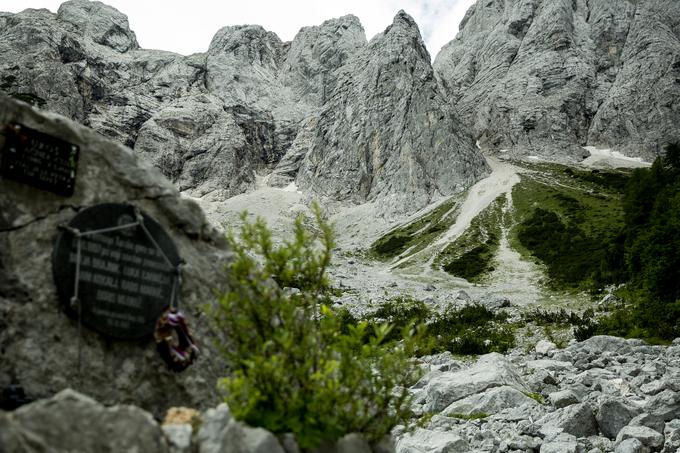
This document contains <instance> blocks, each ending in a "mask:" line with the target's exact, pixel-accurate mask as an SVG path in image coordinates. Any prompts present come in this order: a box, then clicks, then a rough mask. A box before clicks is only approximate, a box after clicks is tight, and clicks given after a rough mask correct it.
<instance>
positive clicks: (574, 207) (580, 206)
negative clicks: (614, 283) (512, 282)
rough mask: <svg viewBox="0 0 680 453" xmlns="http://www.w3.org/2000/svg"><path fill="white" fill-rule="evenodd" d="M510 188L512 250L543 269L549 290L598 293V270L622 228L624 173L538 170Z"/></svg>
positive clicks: (601, 272)
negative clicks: (539, 263)
mask: <svg viewBox="0 0 680 453" xmlns="http://www.w3.org/2000/svg"><path fill="white" fill-rule="evenodd" d="M535 170H536V172H535V173H531V174H528V175H522V180H521V182H520V183H519V184H517V185H516V186H515V187H514V188H513V192H512V197H513V205H514V207H515V218H516V225H515V227H514V228H513V230H512V231H511V234H510V240H511V243H512V245H513V246H514V247H515V248H516V249H517V250H518V251H520V253H523V254H524V255H525V256H526V255H532V256H533V257H535V258H537V259H539V260H540V261H542V262H543V263H544V264H545V265H546V266H547V273H548V277H549V284H550V286H551V287H552V288H553V289H558V290H565V289H588V290H597V289H600V288H601V287H602V286H603V285H604V284H605V283H607V282H609V281H611V280H612V279H611V276H610V275H608V274H607V272H606V270H605V269H603V268H602V266H601V263H602V261H603V260H605V259H606V257H607V255H608V254H609V253H610V250H611V249H612V247H615V242H616V240H617V237H618V235H619V233H620V231H621V228H622V227H623V224H624V212H623V193H622V192H621V190H622V189H621V187H622V185H623V184H625V181H627V180H628V179H629V174H628V173H626V172H620V171H612V172H601V171H595V170H594V171H581V170H576V169H572V168H569V167H564V166H560V165H555V164H552V165H542V166H538V169H535Z"/></svg>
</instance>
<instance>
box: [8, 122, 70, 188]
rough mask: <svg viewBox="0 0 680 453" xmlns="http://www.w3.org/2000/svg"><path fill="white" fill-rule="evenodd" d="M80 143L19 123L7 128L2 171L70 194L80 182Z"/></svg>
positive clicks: (34, 185)
mask: <svg viewBox="0 0 680 453" xmlns="http://www.w3.org/2000/svg"><path fill="white" fill-rule="evenodd" d="M79 153H80V150H79V148H78V146H76V145H73V144H71V143H67V142H65V141H64V140H61V139H58V138H56V137H53V136H51V135H48V134H45V133H42V132H40V131H36V130H34V129H30V128H28V127H26V126H23V125H21V124H16V123H10V124H9V125H7V127H6V128H5V146H4V147H3V148H2V161H1V162H0V174H2V176H3V177H4V178H7V179H12V180H14V181H17V182H20V183H23V184H28V185H30V186H33V187H35V188H37V189H41V190H47V191H50V192H53V193H56V194H57V195H62V196H65V197H70V196H71V195H73V190H74V189H75V185H76V171H77V169H78V156H79Z"/></svg>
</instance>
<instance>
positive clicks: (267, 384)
mask: <svg viewBox="0 0 680 453" xmlns="http://www.w3.org/2000/svg"><path fill="white" fill-rule="evenodd" d="M313 212H314V216H315V218H316V224H317V227H318V228H317V230H316V232H312V231H310V230H309V229H308V228H305V226H304V225H303V220H302V218H301V217H299V218H298V219H297V220H296V222H295V226H294V236H293V238H292V239H291V240H289V241H285V242H283V243H282V244H280V245H275V244H274V241H273V240H272V235H271V232H270V230H269V229H268V228H267V226H266V224H265V223H264V221H263V220H262V219H258V220H257V221H256V222H254V223H250V222H248V221H247V219H246V214H245V213H244V214H243V215H242V220H243V226H242V228H241V235H240V238H238V239H237V238H236V237H235V236H234V235H233V234H229V236H228V239H229V242H230V243H231V247H232V248H233V251H234V252H235V255H236V258H235V260H234V262H233V264H232V265H231V268H230V271H231V275H230V282H231V288H230V290H228V291H227V292H225V293H224V294H222V295H221V296H220V297H219V301H218V304H217V306H216V307H213V308H212V309H210V310H209V312H210V315H211V316H212V319H214V321H215V324H216V326H217V327H218V328H219V329H220V330H222V331H223V332H224V338H226V341H225V343H224V344H222V345H220V349H221V351H222V353H223V354H224V356H225V357H226V359H227V360H228V362H229V364H230V366H231V370H230V374H229V376H227V377H225V378H223V379H221V380H220V382H219V384H218V385H219V387H220V388H221V389H222V390H223V391H225V395H226V396H225V401H226V402H227V404H228V405H229V406H230V408H231V410H232V412H233V414H234V416H235V417H236V418H237V419H240V420H243V421H245V422H246V423H248V424H251V425H254V426H261V427H263V428H266V429H268V430H270V431H272V432H274V433H284V432H292V433H294V434H295V435H296V438H297V441H298V443H299V445H300V447H301V448H310V447H316V446H318V445H319V444H321V443H322V442H325V441H334V440H336V439H338V438H340V437H342V436H343V435H344V434H347V433H350V432H360V433H362V434H363V435H364V436H365V437H366V438H367V439H368V440H369V441H375V440H378V439H380V438H382V437H383V436H384V435H385V434H387V433H389V432H390V430H391V429H392V428H393V427H394V426H395V425H396V424H398V423H401V422H403V421H404V420H405V419H406V418H407V417H408V415H409V413H410V411H409V407H410V400H409V394H408V391H407V388H408V387H409V385H410V384H412V383H413V382H414V381H415V379H417V378H418V376H419V369H418V367H417V366H416V365H415V364H414V363H413V362H412V361H411V358H410V357H411V356H412V354H413V350H414V348H415V346H416V344H417V342H418V338H419V337H420V336H421V335H422V329H414V327H413V325H410V326H407V328H405V329H404V331H403V333H402V336H401V338H403V340H401V341H399V342H396V341H392V342H388V341H387V340H386V338H387V337H388V334H389V333H390V331H391V329H392V326H390V325H388V324H382V325H379V326H377V327H373V328H369V326H368V324H367V323H366V322H362V323H358V324H357V325H350V326H349V328H347V326H344V328H343V322H342V317H341V316H340V315H339V314H336V313H335V312H334V311H333V310H332V309H331V308H330V307H329V299H328V292H329V289H330V286H329V281H328V278H327V276H326V270H327V268H328V266H329V264H330V262H331V251H332V249H333V246H334V243H333V234H332V231H331V228H330V226H329V225H328V224H327V223H326V222H325V221H324V220H323V218H322V215H321V212H320V210H319V208H318V206H316V205H315V206H314V208H313Z"/></svg>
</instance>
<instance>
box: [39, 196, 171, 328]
mask: <svg viewBox="0 0 680 453" xmlns="http://www.w3.org/2000/svg"><path fill="white" fill-rule="evenodd" d="M141 215H142V217H143V219H144V225H145V227H146V229H147V230H148V231H149V233H150V235H151V236H152V237H153V239H154V241H155V242H156V244H158V248H157V247H156V245H154V241H152V240H151V239H150V238H149V235H148V234H147V233H146V232H145V231H144V229H143V228H142V227H141V226H133V227H131V228H125V229H122V230H117V231H109V232H103V233H97V234H93V235H88V234H87V232H88V231H95V230H101V229H109V228H112V227H117V226H125V225H129V224H133V223H134V222H135V221H136V213H135V208H134V207H133V206H131V205H127V204H100V205H96V206H92V207H90V208H87V209H85V210H83V211H81V212H80V213H78V215H76V216H75V217H74V218H73V219H72V220H71V222H70V223H69V225H68V226H69V227H70V228H75V229H77V230H79V231H80V232H81V233H82V234H83V236H82V237H81V238H80V249H81V252H80V270H79V284H78V297H79V299H80V304H81V307H82V308H81V310H82V312H81V320H82V323H83V325H86V326H88V327H90V328H92V329H94V330H97V331H99V332H101V333H103V334H105V335H108V336H111V337H114V338H120V339H135V338H142V337H145V336H147V335H150V334H151V333H153V330H154V327H155V324H156V321H157V320H158V318H159V316H160V315H161V313H162V312H163V310H164V309H165V308H167V307H168V306H169V305H170V302H171V298H172V297H173V285H175V284H176V287H175V291H174V294H175V296H174V297H177V294H179V289H180V288H179V281H177V280H176V276H177V274H176V269H177V266H178V265H179V263H180V257H179V255H178V254H177V249H176V248H175V245H174V244H173V242H172V239H171V238H170V236H168V235H167V233H166V232H165V231H164V230H163V228H162V227H161V226H160V225H159V224H158V223H157V222H156V221H154V220H153V219H152V218H151V217H149V216H147V215H146V214H144V213H141ZM77 242H78V241H77V239H76V236H75V235H74V234H73V232H72V231H66V230H64V231H61V232H60V234H59V236H58V237H57V242H56V244H55V247H54V252H53V255H52V272H53V275H54V281H55V283H56V285H57V291H58V294H59V299H60V300H61V301H62V303H63V304H64V306H65V309H66V311H67V312H68V313H69V314H71V315H73V316H76V317H77V315H78V307H77V306H75V307H73V306H71V298H72V297H73V295H74V288H75V278H76V266H77V262H78V253H77ZM164 255H165V257H167V259H168V260H169V261H170V264H168V262H167V261H166V258H165V257H164Z"/></svg>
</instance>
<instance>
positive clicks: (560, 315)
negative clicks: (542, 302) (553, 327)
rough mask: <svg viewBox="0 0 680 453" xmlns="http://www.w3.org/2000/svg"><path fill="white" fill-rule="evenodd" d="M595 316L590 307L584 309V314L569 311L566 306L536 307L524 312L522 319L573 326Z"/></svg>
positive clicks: (539, 323)
mask: <svg viewBox="0 0 680 453" xmlns="http://www.w3.org/2000/svg"><path fill="white" fill-rule="evenodd" d="M594 316H595V312H594V311H593V310H592V309H588V310H586V311H584V312H583V314H582V315H579V314H578V313H576V312H573V311H567V310H565V309H564V308H560V309H559V310H554V311H553V310H543V309H541V308H536V309H534V310H530V311H527V312H525V313H523V314H522V320H523V321H524V322H533V323H534V324H537V325H539V326H544V325H548V324H561V325H564V324H571V325H573V326H581V325H584V324H587V323H589V322H591V321H592V319H593V317H594Z"/></svg>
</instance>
